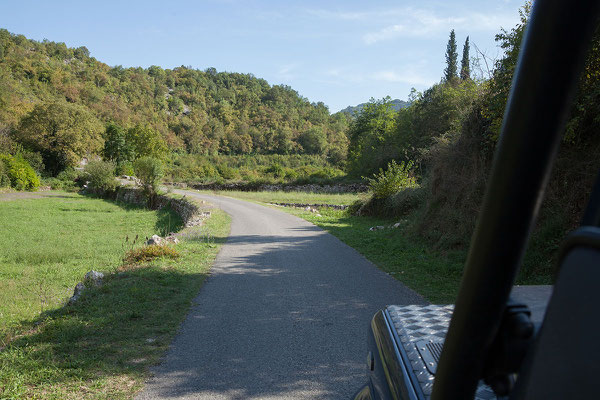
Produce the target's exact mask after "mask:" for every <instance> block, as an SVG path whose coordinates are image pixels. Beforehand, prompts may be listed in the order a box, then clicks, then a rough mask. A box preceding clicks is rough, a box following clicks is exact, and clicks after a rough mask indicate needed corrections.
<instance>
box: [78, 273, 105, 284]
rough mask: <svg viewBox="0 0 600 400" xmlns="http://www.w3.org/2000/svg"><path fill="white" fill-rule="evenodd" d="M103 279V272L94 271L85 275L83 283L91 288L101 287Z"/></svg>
mask: <svg viewBox="0 0 600 400" xmlns="http://www.w3.org/2000/svg"><path fill="white" fill-rule="evenodd" d="M103 278H104V274H103V273H102V272H98V271H94V270H92V271H90V272H88V273H87V274H85V277H84V278H83V281H84V282H85V283H87V284H89V285H91V286H101V285H102V279H103Z"/></svg>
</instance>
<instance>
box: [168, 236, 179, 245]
mask: <svg viewBox="0 0 600 400" xmlns="http://www.w3.org/2000/svg"><path fill="white" fill-rule="evenodd" d="M165 241H166V242H169V243H173V244H177V243H179V239H177V237H176V236H175V235H169V236H167V237H166V238H165Z"/></svg>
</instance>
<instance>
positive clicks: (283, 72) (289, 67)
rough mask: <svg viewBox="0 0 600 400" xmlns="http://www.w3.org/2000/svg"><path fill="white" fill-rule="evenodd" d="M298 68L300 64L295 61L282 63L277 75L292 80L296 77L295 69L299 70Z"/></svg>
mask: <svg viewBox="0 0 600 400" xmlns="http://www.w3.org/2000/svg"><path fill="white" fill-rule="evenodd" d="M297 68H298V65H297V64H295V63H292V64H285V65H282V66H281V67H279V69H278V70H277V75H279V78H281V79H284V80H292V79H294V78H296V74H295V71H296V70H297Z"/></svg>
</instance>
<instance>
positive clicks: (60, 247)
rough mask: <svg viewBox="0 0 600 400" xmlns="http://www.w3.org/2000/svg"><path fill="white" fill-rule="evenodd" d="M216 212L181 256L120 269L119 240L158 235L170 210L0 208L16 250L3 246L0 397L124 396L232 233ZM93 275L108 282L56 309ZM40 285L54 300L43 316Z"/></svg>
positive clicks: (70, 205)
mask: <svg viewBox="0 0 600 400" xmlns="http://www.w3.org/2000/svg"><path fill="white" fill-rule="evenodd" d="M212 212H213V215H212V217H211V218H210V219H209V220H208V221H207V222H206V224H205V225H204V226H203V227H202V228H201V230H199V231H198V232H197V233H195V234H194V233H193V232H192V233H191V234H190V235H189V236H188V237H187V239H185V240H183V241H182V242H181V243H179V244H178V245H177V246H176V249H177V252H178V253H179V255H180V256H179V258H178V259H176V260H175V259H171V258H164V257H163V258H158V259H156V260H154V261H152V262H151V263H149V264H129V265H127V266H125V267H123V266H122V257H123V256H124V254H125V251H127V250H129V249H130V247H128V246H124V247H123V246H122V243H123V241H124V238H125V235H129V237H130V240H131V239H133V237H135V235H136V234H137V235H139V236H140V237H141V236H144V237H145V236H147V235H149V234H152V233H160V232H161V230H162V231H163V232H162V233H164V231H166V230H168V229H164V230H163V229H162V228H167V226H166V225H168V224H169V223H171V224H173V223H175V224H176V223H177V221H176V218H175V217H174V215H173V214H171V213H170V212H163V213H160V212H152V211H147V210H144V209H136V208H128V207H121V206H118V205H116V204H113V203H110V202H106V201H103V200H99V199H90V198H85V197H82V196H78V195H72V194H65V196H64V198H60V199H57V198H52V199H34V200H27V201H18V202H4V203H1V204H0V216H1V217H0V218H2V221H3V222H4V221H5V220H7V218H6V217H9V220H10V227H6V226H5V225H4V223H3V224H2V227H1V228H0V229H2V230H3V231H4V230H9V229H16V231H15V232H12V231H10V232H11V233H10V234H7V233H6V232H4V233H5V237H6V235H9V236H11V242H12V246H17V249H16V250H12V251H9V252H8V256H7V249H9V248H10V247H11V245H9V244H7V243H2V244H1V246H2V257H3V258H2V263H0V270H1V271H2V277H1V280H0V284H2V285H3V288H8V290H10V291H11V293H12V295H7V294H6V293H5V290H2V292H0V293H1V295H2V296H3V298H2V303H1V304H2V307H5V306H6V304H7V299H10V298H11V297H15V303H16V304H18V305H11V306H9V309H10V310H11V311H10V313H9V312H4V311H3V314H4V315H5V317H3V320H2V323H3V326H4V327H5V329H10V331H11V334H10V335H8V336H6V335H5V340H6V339H7V338H8V337H10V343H8V344H7V345H6V347H4V348H3V349H2V350H1V351H0V398H2V399H5V398H6V399H21V398H44V399H63V398H67V399H68V398H73V399H75V398H77V399H79V398H94V399H120V398H130V397H131V396H132V395H133V394H134V393H135V392H136V391H137V390H139V389H140V388H141V385H142V383H143V380H144V378H145V376H146V374H147V370H148V366H150V365H152V364H155V363H156V362H157V361H158V359H159V357H160V356H161V354H162V353H163V352H164V351H165V350H166V348H167V346H168V344H169V343H170V341H171V339H172V337H173V335H174V333H175V331H176V329H177V327H178V326H179V324H180V323H181V321H182V320H183V318H184V317H185V315H186V313H187V311H188V309H189V306H190V304H191V301H192V299H193V297H194V296H195V295H196V294H197V292H198V290H199V288H200V286H201V285H202V283H203V281H204V279H205V278H206V276H207V272H208V270H209V268H210V265H211V264H212V262H213V260H214V257H215V256H216V254H217V252H218V249H219V247H220V244H221V243H223V242H224V241H225V239H226V237H227V235H228V231H229V217H228V216H227V215H226V214H224V213H223V212H221V211H219V210H213V211H212ZM167 214H168V215H167ZM27 226H28V227H27ZM190 229H193V228H190ZM129 243H130V241H129ZM28 249H29V250H28ZM119 267H121V268H120V269H118V268H119ZM20 269H22V270H24V271H29V272H23V271H20ZM90 269H96V270H100V271H102V272H105V273H107V275H106V277H105V279H104V284H103V285H102V286H101V287H100V288H88V289H86V292H85V293H84V295H83V297H82V298H81V299H80V300H79V301H78V302H77V303H76V304H75V305H72V306H66V307H62V302H63V301H64V300H65V299H66V297H67V296H68V295H70V294H71V293H70V292H71V290H72V287H73V286H74V284H75V283H76V282H77V281H78V280H81V279H82V277H83V273H85V272H86V271H88V270H90ZM5 271H6V272H5ZM11 282H15V283H14V284H13V283H11ZM38 283H41V285H42V286H41V287H43V288H45V289H44V290H48V291H49V292H50V293H51V294H56V296H57V298H56V303H47V304H46V306H45V310H44V312H43V313H41V314H40V313H39V311H40V303H39V299H40V297H39V296H38V295H37V294H36V293H35V292H34V293H33V294H32V295H30V294H28V293H27V292H31V291H34V289H32V288H35V287H37V286H36V285H37V284H38ZM28 285H29V286H28ZM59 299H60V300H59ZM9 326H10V328H8V327H9ZM5 332H6V330H5Z"/></svg>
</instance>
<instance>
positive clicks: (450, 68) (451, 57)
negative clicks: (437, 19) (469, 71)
mask: <svg viewBox="0 0 600 400" xmlns="http://www.w3.org/2000/svg"><path fill="white" fill-rule="evenodd" d="M457 67H458V53H457V52H456V36H455V35H454V29H452V30H451V31H450V39H449V40H448V46H447V47H446V70H445V71H444V79H445V80H446V82H450V81H451V80H453V79H454V78H457V77H458V75H457V73H456V69H457Z"/></svg>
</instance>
